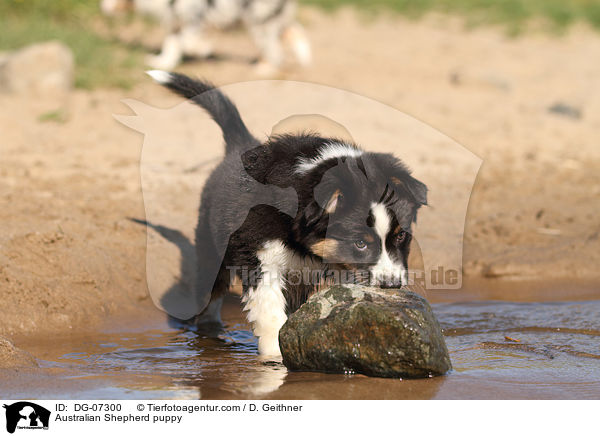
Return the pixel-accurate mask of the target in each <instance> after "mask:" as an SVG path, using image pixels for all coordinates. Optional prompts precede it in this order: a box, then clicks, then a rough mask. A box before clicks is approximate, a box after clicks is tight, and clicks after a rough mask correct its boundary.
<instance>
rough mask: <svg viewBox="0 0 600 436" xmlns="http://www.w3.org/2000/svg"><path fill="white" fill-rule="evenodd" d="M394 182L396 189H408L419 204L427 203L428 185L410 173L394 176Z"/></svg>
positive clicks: (424, 204)
mask: <svg viewBox="0 0 600 436" xmlns="http://www.w3.org/2000/svg"><path fill="white" fill-rule="evenodd" d="M391 180H392V183H393V185H394V187H395V188H396V189H401V190H402V189H403V190H405V191H407V192H408V193H409V194H410V195H411V196H412V197H413V199H414V200H415V202H416V203H417V204H418V205H419V206H426V205H427V186H426V185H425V183H423V182H420V181H419V180H417V179H415V178H414V177H412V176H410V175H409V174H405V175H403V176H401V177H397V176H393V177H392V178H391Z"/></svg>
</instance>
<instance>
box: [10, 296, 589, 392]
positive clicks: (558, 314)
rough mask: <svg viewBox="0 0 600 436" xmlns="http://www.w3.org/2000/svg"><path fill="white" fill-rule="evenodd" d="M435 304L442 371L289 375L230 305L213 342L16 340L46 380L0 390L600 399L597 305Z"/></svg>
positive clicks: (139, 336) (172, 338)
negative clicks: (429, 374)
mask: <svg viewBox="0 0 600 436" xmlns="http://www.w3.org/2000/svg"><path fill="white" fill-rule="evenodd" d="M433 309H434V312H435V313H436V315H437V317H438V319H439V321H440V323H441V325H442V328H443V329H444V333H445V335H446V343H447V345H448V349H449V351H450V357H451V359H452V363H453V366H454V369H453V371H452V372H450V373H449V374H448V375H446V376H444V377H436V378H431V379H423V380H392V379H379V378H368V377H365V376H361V375H336V374H319V373H290V372H288V371H287V370H286V369H285V367H283V366H281V365H280V364H276V363H273V362H271V363H265V362H262V361H260V360H259V359H258V357H257V355H256V352H257V347H256V341H255V339H254V338H253V336H252V334H251V332H250V331H249V328H248V325H247V324H246V323H245V322H244V321H243V317H242V316H241V313H239V309H237V306H235V307H234V306H231V305H230V307H229V308H228V310H227V311H226V312H225V316H224V320H225V322H226V324H227V328H226V331H225V333H224V334H222V335H220V336H219V337H218V338H209V337H206V336H203V335H201V334H198V333H195V332H190V331H186V330H184V329H181V328H177V327H176V326H175V327H174V326H167V325H166V323H164V322H157V323H156V324H157V325H156V326H151V327H150V328H147V329H145V330H142V331H126V332H123V331H113V332H106V333H101V334H96V335H94V336H90V337H83V338H73V339H70V340H61V341H58V340H57V341H56V342H53V343H52V344H51V345H49V344H46V345H43V344H33V343H32V344H19V345H20V346H22V347H23V348H25V349H27V350H28V351H30V352H31V353H32V354H34V355H35V356H36V357H39V358H40V359H43V361H42V362H41V363H42V366H43V367H44V368H45V371H46V375H45V376H44V377H40V375H39V373H35V372H34V373H31V374H27V373H22V374H21V376H20V377H19V378H18V379H20V380H21V381H22V382H19V381H15V382H14V383H12V384H11V385H9V386H8V389H7V390H6V389H3V390H4V392H3V396H5V397H10V398H17V397H18V398H73V399H79V398H81V399H150V398H153V399H170V398H174V399H175V398H176V399H194V398H202V399H225V398H230V399H241V398H265V399H268V398H272V399H325V398H331V399H346V398H348V399H368V398H382V399H383V398H387V399H392V398H393V399H404V398H414V399H421V398H439V399H441V398H507V399H508V398H519V399H520V398H573V399H575V398H577V399H584V398H595V399H600V300H599V301H584V302H556V303H506V302H479V303H453V304H434V305H433ZM505 336H506V337H508V338H512V339H514V340H517V341H519V342H514V341H511V340H509V339H505ZM28 377H29V378H30V379H28ZM36 381H37V383H36Z"/></svg>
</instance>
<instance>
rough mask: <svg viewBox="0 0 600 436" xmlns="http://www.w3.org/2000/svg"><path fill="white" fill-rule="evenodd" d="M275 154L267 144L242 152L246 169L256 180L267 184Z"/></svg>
mask: <svg viewBox="0 0 600 436" xmlns="http://www.w3.org/2000/svg"><path fill="white" fill-rule="evenodd" d="M272 160H273V154H272V152H271V148H270V147H269V146H267V145H259V146H258V147H254V148H252V149H250V150H248V151H246V152H245V153H243V154H242V164H243V165H244V170H246V173H248V175H249V176H251V177H252V178H253V179H254V180H256V181H257V182H259V183H262V184H266V178H267V174H268V170H269V168H271V164H272Z"/></svg>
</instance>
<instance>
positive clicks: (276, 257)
mask: <svg viewBox="0 0 600 436" xmlns="http://www.w3.org/2000/svg"><path fill="white" fill-rule="evenodd" d="M257 257H258V260H259V261H260V268H261V271H262V277H261V279H260V281H259V283H258V285H257V286H256V288H250V289H249V290H248V293H247V294H246V295H244V297H243V298H242V302H243V303H244V310H245V311H247V312H248V313H247V319H248V321H249V322H250V323H252V329H253V331H254V335H255V336H257V337H258V352H259V354H261V355H262V356H272V357H278V356H280V355H281V351H280V350H279V329H280V328H281V326H282V325H283V324H284V323H285V321H286V320H287V315H286V313H285V310H286V304H287V303H286V300H285V297H284V295H283V289H284V288H285V286H286V285H287V283H286V277H285V273H287V272H289V271H290V270H291V271H302V270H303V268H308V269H309V270H310V271H314V270H315V269H317V268H319V267H320V265H316V264H315V263H314V262H312V261H311V260H309V259H305V258H304V257H303V256H300V255H298V254H297V253H296V252H294V251H293V250H291V249H289V248H287V247H286V246H285V245H284V244H283V242H282V241H280V240H278V239H276V240H272V241H268V242H266V243H265V244H264V245H263V248H262V249H260V250H259V251H258V252H257Z"/></svg>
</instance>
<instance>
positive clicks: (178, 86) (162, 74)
mask: <svg viewBox="0 0 600 436" xmlns="http://www.w3.org/2000/svg"><path fill="white" fill-rule="evenodd" d="M147 74H148V75H149V76H150V77H152V78H153V79H154V80H155V81H156V82H158V83H160V84H161V85H163V86H165V87H167V88H169V89H170V90H171V91H173V92H175V93H177V94H179V95H181V96H183V97H185V98H187V99H191V100H192V101H193V102H194V103H196V104H197V105H198V106H200V107H202V108H203V109H204V110H206V111H207V112H208V113H209V114H210V116H211V117H212V119H213V120H215V122H216V123H217V124H218V125H219V127H220V128H221V130H222V131H223V138H224V139H225V152H226V153H227V154H229V153H234V152H237V153H240V152H242V151H244V150H248V149H250V148H253V147H256V146H257V145H260V142H259V141H258V140H257V139H256V138H255V137H254V136H252V134H251V133H250V132H249V131H248V128H247V127H246V125H245V124H244V122H243V121H242V118H241V117H240V113H239V112H238V110H237V108H236V107H235V105H234V104H233V102H232V101H231V100H229V98H227V97H226V96H225V95H224V94H223V93H221V91H219V90H218V89H217V88H215V86H214V85H213V84H211V83H209V82H203V81H200V80H194V79H192V78H190V77H188V76H185V75H183V74H179V73H168V72H166V71H160V70H152V71H147Z"/></svg>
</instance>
